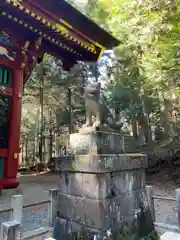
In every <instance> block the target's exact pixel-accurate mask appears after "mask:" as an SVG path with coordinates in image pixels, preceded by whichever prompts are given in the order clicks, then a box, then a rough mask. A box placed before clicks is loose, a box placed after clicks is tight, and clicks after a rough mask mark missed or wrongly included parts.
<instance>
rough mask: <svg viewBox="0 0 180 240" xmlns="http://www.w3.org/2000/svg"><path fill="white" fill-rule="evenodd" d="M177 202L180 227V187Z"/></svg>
mask: <svg viewBox="0 0 180 240" xmlns="http://www.w3.org/2000/svg"><path fill="white" fill-rule="evenodd" d="M176 204H177V213H178V223H179V228H180V188H177V189H176Z"/></svg>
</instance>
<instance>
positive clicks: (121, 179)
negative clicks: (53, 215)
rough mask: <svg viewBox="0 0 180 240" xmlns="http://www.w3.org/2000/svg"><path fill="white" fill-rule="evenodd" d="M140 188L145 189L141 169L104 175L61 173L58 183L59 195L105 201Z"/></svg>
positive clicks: (143, 175)
mask: <svg viewBox="0 0 180 240" xmlns="http://www.w3.org/2000/svg"><path fill="white" fill-rule="evenodd" d="M142 187H145V174H144V171H143V170H142V169H138V170H133V171H124V172H123V171H122V172H118V173H117V172H112V173H104V174H94V173H73V172H71V173H67V172H61V173H60V181H59V191H60V192H61V193H64V194H69V195H73V196H79V197H87V198H90V199H105V198H107V197H108V196H117V195H120V194H123V193H130V192H132V191H134V190H137V189H140V188H142Z"/></svg>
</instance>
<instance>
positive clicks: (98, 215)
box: [54, 134, 153, 240]
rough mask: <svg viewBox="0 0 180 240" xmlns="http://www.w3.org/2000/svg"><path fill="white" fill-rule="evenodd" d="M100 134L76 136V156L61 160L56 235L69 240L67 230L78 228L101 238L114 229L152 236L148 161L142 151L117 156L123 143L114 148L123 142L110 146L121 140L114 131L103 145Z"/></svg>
mask: <svg viewBox="0 0 180 240" xmlns="http://www.w3.org/2000/svg"><path fill="white" fill-rule="evenodd" d="M98 136H99V138H97V135H95V136H92V135H91V136H90V135H86V136H82V135H78V134H77V135H76V138H74V136H73V137H72V138H71V140H70V146H71V149H72V148H74V151H75V152H76V155H75V156H74V158H69V159H66V161H63V160H61V161H60V162H59V171H60V180H59V197H58V207H57V217H56V220H55V225H54V238H55V239H57V240H59V239H62V238H63V236H64V238H63V239H66V237H67V236H66V234H68V233H69V234H70V233H73V234H76V233H77V232H81V233H82V234H83V232H84V234H85V235H86V234H88V236H90V235H91V234H95V235H97V237H99V239H101V238H102V239H103V237H104V236H105V235H107V234H109V233H110V232H111V234H113V235H118V236H119V237H118V238H117V239H121V237H122V239H126V237H127V239H129V236H133V235H134V237H135V238H133V239H138V240H139V239H141V237H143V236H148V234H150V233H151V232H152V230H153V222H152V218H151V214H150V210H149V207H148V203H147V196H146V190H145V168H146V167H147V159H146V157H145V156H144V155H142V154H118V152H120V147H119V149H118V147H117V148H116V147H115V146H117V145H118V144H119V146H120V143H117V142H114V144H112V142H113V141H117V140H116V138H114V135H113V136H110V134H109V136H107V137H108V139H111V141H112V142H111V143H110V144H107V145H103V144H102V143H103V141H104V135H103V134H102V135H98ZM101 136H102V138H101ZM83 137H84V139H85V143H84V142H83V141H82V139H83ZM72 139H73V142H72ZM74 139H75V140H74ZM88 139H89V141H88ZM74 141H76V143H74ZM78 141H79V144H77V143H78ZM81 141H82V142H81ZM88 142H91V143H92V142H93V144H92V145H90V144H88ZM118 142H119V139H118ZM83 143H84V145H83ZM82 146H83V147H82ZM99 146H100V148H101V154H99V153H98V152H99V150H98V148H99ZM77 149H78V150H77ZM108 151H110V154H108ZM113 151H114V152H116V153H117V154H113ZM79 234H80V233H79ZM126 234H127V235H126ZM87 239H88V238H87Z"/></svg>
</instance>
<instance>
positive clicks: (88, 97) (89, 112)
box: [84, 82, 101, 127]
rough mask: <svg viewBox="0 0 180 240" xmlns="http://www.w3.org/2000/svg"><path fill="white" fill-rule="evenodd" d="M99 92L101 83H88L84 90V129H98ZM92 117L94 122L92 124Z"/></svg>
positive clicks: (99, 121)
mask: <svg viewBox="0 0 180 240" xmlns="http://www.w3.org/2000/svg"><path fill="white" fill-rule="evenodd" d="M100 90H101V83H99V82H98V83H90V82H89V83H88V84H87V86H86V87H85V89H84V95H85V108H86V123H85V125H84V126H85V127H90V126H92V125H93V126H94V127H100V125H101V116H100ZM93 116H94V117H95V122H94V124H93V120H92V118H93Z"/></svg>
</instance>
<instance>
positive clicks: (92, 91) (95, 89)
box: [84, 82, 101, 100]
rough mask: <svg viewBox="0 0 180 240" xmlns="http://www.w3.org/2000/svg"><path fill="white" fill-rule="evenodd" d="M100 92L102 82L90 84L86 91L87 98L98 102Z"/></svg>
mask: <svg viewBox="0 0 180 240" xmlns="http://www.w3.org/2000/svg"><path fill="white" fill-rule="evenodd" d="M100 90H101V83H100V82H95V83H91V82H89V83H88V84H87V86H86V87H85V89H84V93H85V97H87V98H95V99H97V100H98V99H99V97H100Z"/></svg>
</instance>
